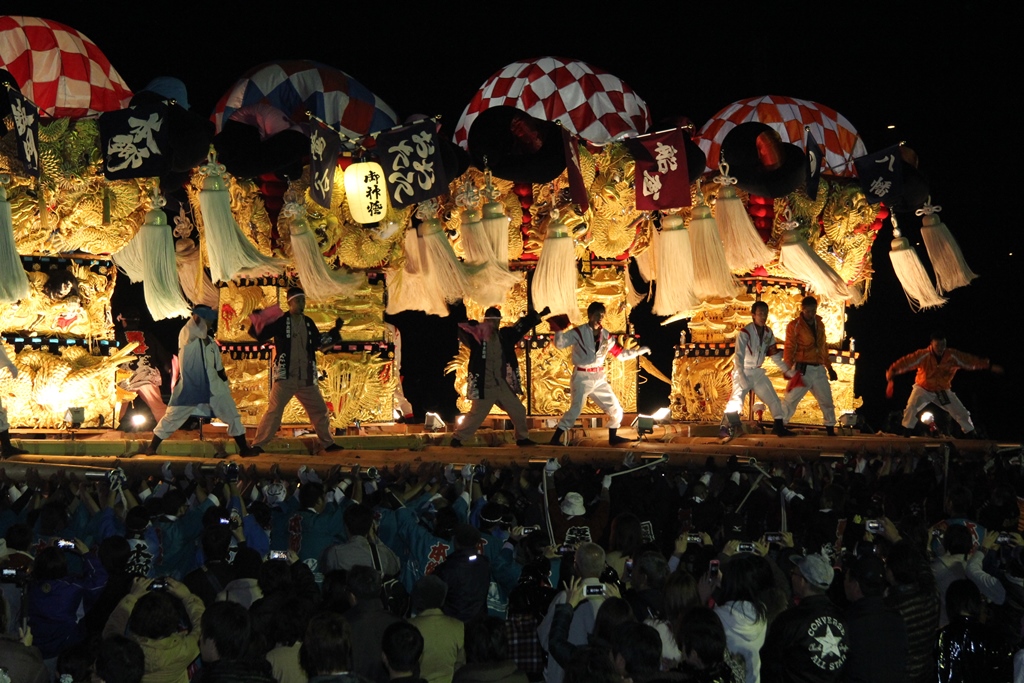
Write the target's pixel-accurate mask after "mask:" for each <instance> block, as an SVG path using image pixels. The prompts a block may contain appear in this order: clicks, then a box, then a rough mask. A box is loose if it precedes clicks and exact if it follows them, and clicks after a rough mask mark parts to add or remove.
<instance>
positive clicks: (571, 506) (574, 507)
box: [559, 491, 587, 517]
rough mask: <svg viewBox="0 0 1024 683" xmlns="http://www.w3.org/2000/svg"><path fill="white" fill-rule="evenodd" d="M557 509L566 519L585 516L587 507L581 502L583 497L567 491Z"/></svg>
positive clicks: (575, 492)
mask: <svg viewBox="0 0 1024 683" xmlns="http://www.w3.org/2000/svg"><path fill="white" fill-rule="evenodd" d="M559 509H560V510H561V511H562V514H563V515H565V516H566V517H582V516H583V515H585V514H587V506H586V505H585V504H584V502H583V495H582V494H581V493H579V492H577V491H569V493H567V494H565V497H564V498H562V502H561V504H560V505H559Z"/></svg>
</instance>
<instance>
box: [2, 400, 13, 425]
mask: <svg viewBox="0 0 1024 683" xmlns="http://www.w3.org/2000/svg"><path fill="white" fill-rule="evenodd" d="M10 428H11V425H10V423H9V422H7V408H5V407H4V404H3V402H0V432H6V431H7V430H8V429H10Z"/></svg>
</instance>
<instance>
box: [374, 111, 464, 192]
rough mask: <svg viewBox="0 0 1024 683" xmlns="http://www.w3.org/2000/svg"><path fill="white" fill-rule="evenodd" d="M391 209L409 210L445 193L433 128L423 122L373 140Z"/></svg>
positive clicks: (435, 128) (435, 129) (431, 122)
mask: <svg viewBox="0 0 1024 683" xmlns="http://www.w3.org/2000/svg"><path fill="white" fill-rule="evenodd" d="M377 155H378V157H379V158H380V165H381V166H382V167H383V168H384V178H385V180H386V181H387V188H388V195H389V196H390V198H391V205H392V206H394V207H397V208H402V207H403V206H411V205H413V204H418V203H419V202H422V201H426V200H427V199H432V198H433V197H437V196H440V195H442V194H444V193H445V192H447V191H448V183H449V181H450V180H451V179H450V178H448V177H447V175H446V174H445V170H444V162H443V159H442V157H441V144H440V140H439V139H438V137H437V124H436V123H435V122H434V121H433V120H431V119H427V120H425V121H420V122H418V123H414V124H412V125H411V126H406V127H405V128H399V129H397V130H393V131H388V132H386V133H381V134H380V135H378V136H377Z"/></svg>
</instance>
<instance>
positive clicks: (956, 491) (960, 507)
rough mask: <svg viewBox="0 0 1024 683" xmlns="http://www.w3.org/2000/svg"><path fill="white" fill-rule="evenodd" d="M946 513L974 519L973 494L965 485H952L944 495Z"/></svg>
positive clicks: (951, 515)
mask: <svg viewBox="0 0 1024 683" xmlns="http://www.w3.org/2000/svg"><path fill="white" fill-rule="evenodd" d="M946 514H948V515H949V516H950V517H963V518H966V519H974V495H973V494H971V490H970V489H969V488H967V487H966V486H953V487H952V488H950V489H949V494H948V495H947V496H946Z"/></svg>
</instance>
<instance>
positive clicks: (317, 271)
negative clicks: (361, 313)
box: [291, 215, 366, 301]
mask: <svg viewBox="0 0 1024 683" xmlns="http://www.w3.org/2000/svg"><path fill="white" fill-rule="evenodd" d="M291 240H292V258H293V260H294V262H295V270H296V272H298V274H299V280H300V281H301V282H302V288H303V289H304V290H305V292H306V297H307V298H308V299H309V300H310V301H327V300H328V299H333V298H336V297H349V296H352V295H353V294H355V293H356V291H357V290H359V288H360V287H362V286H363V285H364V284H365V283H366V276H365V275H363V274H362V273H347V272H345V271H341V270H333V269H332V268H331V267H330V266H328V265H327V263H326V262H325V261H324V257H323V254H322V253H321V252H320V245H319V244H317V241H316V235H314V234H313V231H312V230H310V229H309V223H307V222H306V219H305V217H304V216H302V215H296V216H295V217H294V218H293V219H292V224H291Z"/></svg>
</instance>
